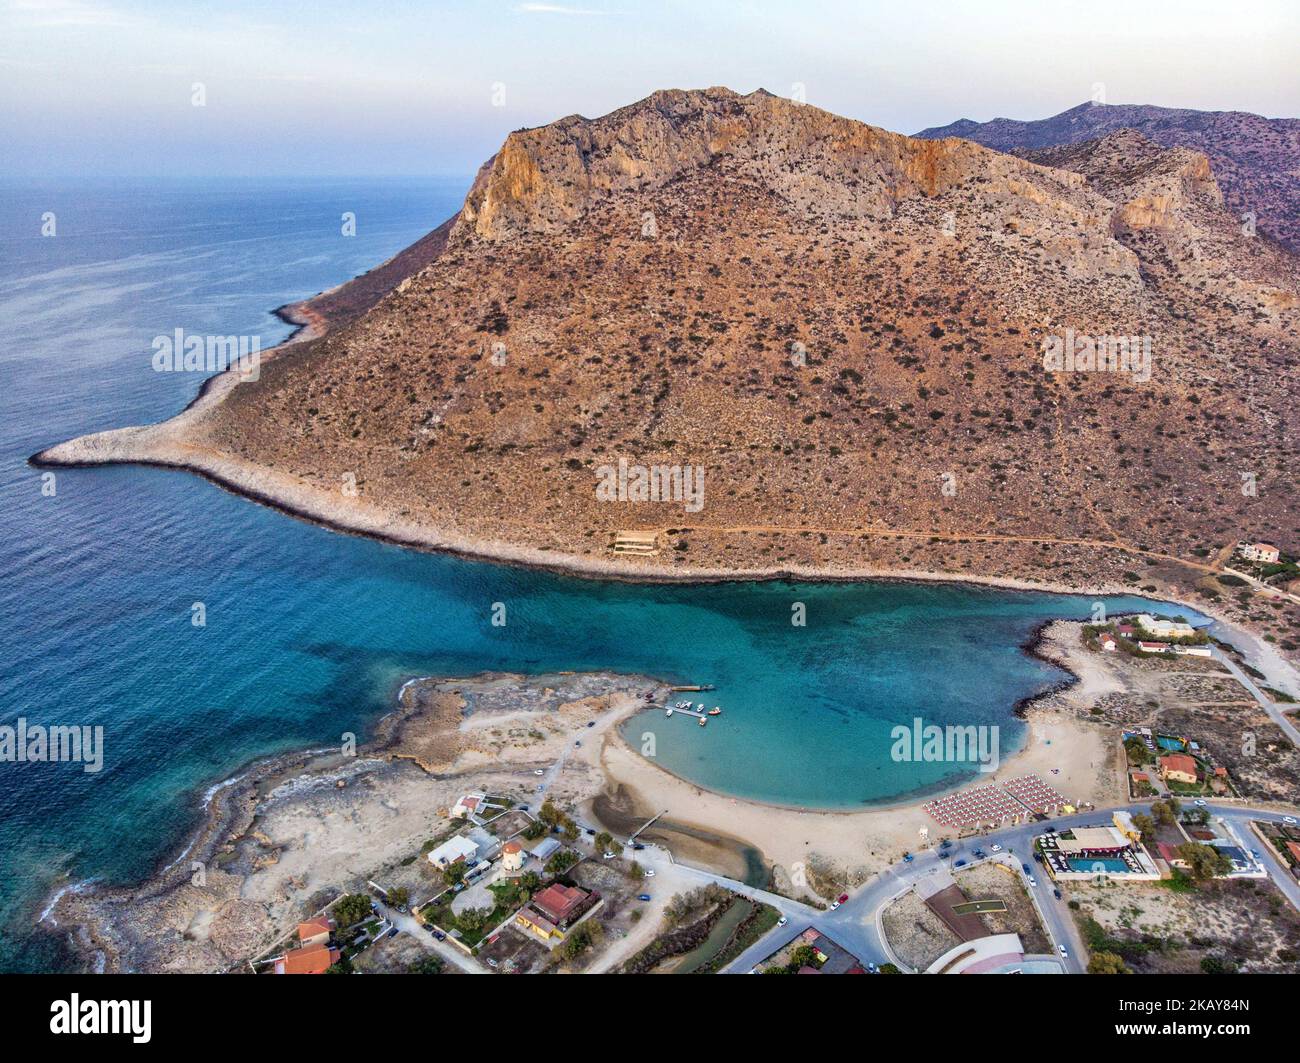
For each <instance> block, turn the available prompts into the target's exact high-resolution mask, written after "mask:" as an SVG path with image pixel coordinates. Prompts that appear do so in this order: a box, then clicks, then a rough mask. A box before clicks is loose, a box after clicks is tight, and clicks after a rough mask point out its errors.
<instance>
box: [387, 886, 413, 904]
mask: <svg viewBox="0 0 1300 1063" xmlns="http://www.w3.org/2000/svg"><path fill="white" fill-rule="evenodd" d="M388 903H389V904H391V905H392V906H393V907H394V908H402V907H404V906H406V905H408V904H410V903H411V891H410V890H408V889H407V888H406V887H405V886H394V887H393V888H392V889H391V890H389V891H388Z"/></svg>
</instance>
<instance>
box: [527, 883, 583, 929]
mask: <svg viewBox="0 0 1300 1063" xmlns="http://www.w3.org/2000/svg"><path fill="white" fill-rule="evenodd" d="M589 896H590V894H589V893H588V892H587V891H586V890H584V889H582V888H580V887H578V886H565V885H562V884H561V883H559V882H552V883H551V884H550V885H549V886H547V887H546V889H544V890H542V892H541V893H539V894H538V895H537V896H536V897H534V898H533V904H535V905H536V906H537V908H538V910H539V911H541V913H542V914H543V915H544V916H546V918H547V919H549V920H550V921H551V922H552V923H566V922H568V921H569V920H570V919H572V918H573V916H574V915H576V914H577V912H578V909H579V908H581V907H582V904H583V902H584V901H586V899H587V898H588V897H589Z"/></svg>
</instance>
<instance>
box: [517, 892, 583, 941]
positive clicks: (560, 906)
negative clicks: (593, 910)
mask: <svg viewBox="0 0 1300 1063" xmlns="http://www.w3.org/2000/svg"><path fill="white" fill-rule="evenodd" d="M599 900H600V894H599V893H597V892H596V891H595V890H584V889H581V888H579V887H578V886H565V885H563V884H562V883H559V882H552V883H551V884H550V885H549V886H547V887H546V889H544V890H542V891H541V892H540V893H539V894H538V895H537V896H536V897H534V898H533V899H532V902H531V903H529V904H527V905H525V906H524V907H523V908H521V909H520V910H519V911H518V912H516V913H515V925H516V926H519V927H521V928H522V929H524V930H527V931H529V932H530V933H532V934H535V935H536V936H537V937H538V938H540V939H541V940H543V941H550V940H551V939H552V938H562V937H564V933H565V931H566V930H567V929H568V928H569V926H570V925H571V924H572V923H573V922H574V921H575V920H577V919H578V917H579V916H581V915H582V914H583V912H585V911H586V910H587V909H588V908H590V907H591V906H592V905H593V904H595V903H596V902H597V901H599Z"/></svg>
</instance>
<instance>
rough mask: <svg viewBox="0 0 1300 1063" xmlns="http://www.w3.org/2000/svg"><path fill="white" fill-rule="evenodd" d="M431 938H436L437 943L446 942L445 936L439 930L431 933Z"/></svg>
mask: <svg viewBox="0 0 1300 1063" xmlns="http://www.w3.org/2000/svg"><path fill="white" fill-rule="evenodd" d="M433 936H434V937H435V938H437V939H438V940H439V941H446V940H447V935H446V934H444V933H443V932H442V931H441V930H435V931H434V932H433Z"/></svg>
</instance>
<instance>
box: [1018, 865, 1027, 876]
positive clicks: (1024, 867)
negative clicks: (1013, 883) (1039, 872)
mask: <svg viewBox="0 0 1300 1063" xmlns="http://www.w3.org/2000/svg"><path fill="white" fill-rule="evenodd" d="M1020 870H1021V871H1023V872H1024V873H1025V874H1026V875H1027V874H1029V865H1028V864H1021V865H1020Z"/></svg>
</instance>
